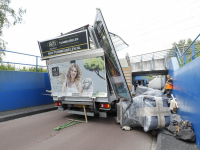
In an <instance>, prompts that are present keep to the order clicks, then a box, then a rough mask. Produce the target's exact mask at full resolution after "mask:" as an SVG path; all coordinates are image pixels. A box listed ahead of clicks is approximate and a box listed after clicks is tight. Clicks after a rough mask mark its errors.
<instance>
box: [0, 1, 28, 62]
mask: <svg viewBox="0 0 200 150" xmlns="http://www.w3.org/2000/svg"><path fill="white" fill-rule="evenodd" d="M10 3H11V0H0V49H6V44H7V42H5V41H4V40H3V39H2V35H3V28H4V27H6V28H9V27H11V26H14V25H16V24H20V23H22V22H23V19H22V15H23V14H25V13H26V10H25V9H24V10H23V9H22V8H19V10H18V12H16V11H15V10H14V9H12V8H10V7H9V5H10ZM3 55H5V53H4V52H2V51H0V60H2V57H3Z"/></svg>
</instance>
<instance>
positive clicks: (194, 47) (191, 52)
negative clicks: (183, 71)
mask: <svg viewBox="0 0 200 150" xmlns="http://www.w3.org/2000/svg"><path fill="white" fill-rule="evenodd" d="M199 36H200V34H199V35H198V36H197V37H196V38H195V40H194V41H193V42H192V43H191V44H190V45H189V46H188V47H187V48H186V50H184V48H185V47H182V48H183V50H182V53H181V52H180V49H179V48H178V46H177V45H176V46H175V48H174V52H173V56H176V57H177V59H178V61H179V63H180V65H181V66H182V65H185V64H186V63H187V62H188V61H189V60H194V59H195V56H196V55H197V54H198V53H200V44H195V41H196V40H197V39H198V38H199Z"/></svg>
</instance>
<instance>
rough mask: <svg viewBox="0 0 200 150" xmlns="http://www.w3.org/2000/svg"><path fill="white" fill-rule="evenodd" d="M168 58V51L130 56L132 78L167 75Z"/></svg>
mask: <svg viewBox="0 0 200 150" xmlns="http://www.w3.org/2000/svg"><path fill="white" fill-rule="evenodd" d="M170 57H171V55H170V50H164V51H158V52H154V53H148V54H143V55H137V56H132V57H130V62H131V68H132V69H131V70H132V76H155V75H167V74H168V68H169V67H168V63H169V60H170Z"/></svg>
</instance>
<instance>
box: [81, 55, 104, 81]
mask: <svg viewBox="0 0 200 150" xmlns="http://www.w3.org/2000/svg"><path fill="white" fill-rule="evenodd" d="M83 65H84V67H85V69H88V70H90V71H94V72H95V73H96V74H97V75H98V76H99V77H100V78H102V79H104V80H105V78H104V77H102V76H101V75H100V74H99V71H104V61H103V59H102V57H97V58H88V59H84V61H83Z"/></svg>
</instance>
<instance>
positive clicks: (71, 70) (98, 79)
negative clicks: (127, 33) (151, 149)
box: [49, 56, 107, 97]
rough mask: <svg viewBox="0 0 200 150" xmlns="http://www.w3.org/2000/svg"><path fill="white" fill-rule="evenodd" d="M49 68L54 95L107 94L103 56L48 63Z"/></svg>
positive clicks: (103, 95) (102, 95) (104, 95)
mask: <svg viewBox="0 0 200 150" xmlns="http://www.w3.org/2000/svg"><path fill="white" fill-rule="evenodd" d="M49 70H52V71H50V72H49V73H50V78H51V87H52V92H53V93H54V96H58V97H62V96H74V97H106V96H107V89H106V88H105V87H106V80H105V78H106V74H105V67H104V57H103V56H102V57H94V58H87V59H80V60H72V61H65V62H60V63H54V64H50V65H49ZM56 70H59V72H57V73H56V75H55V71H56Z"/></svg>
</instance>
